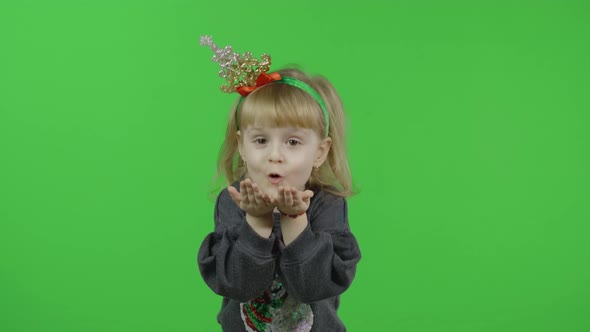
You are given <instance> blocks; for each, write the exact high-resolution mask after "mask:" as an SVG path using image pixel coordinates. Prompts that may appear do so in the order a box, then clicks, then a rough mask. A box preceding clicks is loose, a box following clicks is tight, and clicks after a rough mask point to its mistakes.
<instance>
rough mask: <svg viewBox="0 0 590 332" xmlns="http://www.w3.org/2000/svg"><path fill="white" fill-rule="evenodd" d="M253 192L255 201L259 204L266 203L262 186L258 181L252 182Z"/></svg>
mask: <svg viewBox="0 0 590 332" xmlns="http://www.w3.org/2000/svg"><path fill="white" fill-rule="evenodd" d="M252 192H253V193H254V201H255V202H256V204H257V205H265V203H264V200H263V199H262V191H260V187H258V185H257V184H256V183H252Z"/></svg>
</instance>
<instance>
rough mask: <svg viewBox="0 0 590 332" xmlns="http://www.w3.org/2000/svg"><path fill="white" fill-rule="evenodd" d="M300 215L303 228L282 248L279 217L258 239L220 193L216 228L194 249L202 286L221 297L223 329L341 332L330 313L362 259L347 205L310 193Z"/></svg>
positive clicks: (339, 199) (227, 331)
mask: <svg viewBox="0 0 590 332" xmlns="http://www.w3.org/2000/svg"><path fill="white" fill-rule="evenodd" d="M234 187H236V189H238V190H239V186H238V185H237V184H234ZM307 216H308V221H309V223H308V225H307V227H306V228H305V230H304V231H303V232H302V233H301V234H300V235H299V236H298V237H297V238H296V239H295V240H294V241H293V242H291V243H290V244H289V245H288V246H285V245H284V244H283V241H282V235H281V230H280V222H279V220H280V216H279V215H278V214H275V216H274V227H273V231H272V233H271V235H270V237H269V238H264V237H261V236H260V235H258V233H256V232H255V231H254V230H253V229H252V228H251V227H250V225H249V224H248V223H247V222H246V216H245V213H244V211H242V210H241V209H240V208H239V206H238V205H237V204H236V203H235V202H234V201H233V200H232V198H231V196H230V195H229V192H228V191H227V189H224V190H223V191H222V192H221V193H220V194H219V196H218V197H217V202H216V206H215V216H214V219H215V230H214V231H213V232H212V233H210V234H208V235H207V236H206V238H205V239H204V241H203V243H202V244H201V247H200V249H199V253H198V263H199V270H200V272H201V275H202V277H203V279H204V280H205V282H206V283H207V285H208V286H209V287H210V288H211V289H212V290H213V291H214V292H215V293H216V294H218V295H221V296H223V301H222V306H221V311H220V312H219V314H218V315H217V321H218V322H219V324H221V326H222V329H223V331H225V332H238V331H239V332H243V331H265V329H266V331H275V332H276V331H287V330H291V329H293V330H294V329H295V328H299V329H298V330H297V331H312V332H325V331H330V332H332V331H334V332H337V331H346V328H345V327H344V324H343V323H342V321H341V320H340V319H339V318H338V314H337V310H338V306H339V304H340V294H342V293H343V292H344V291H345V290H346V289H347V288H348V287H349V286H350V284H351V283H352V281H353V279H354V276H355V272H356V265H357V263H358V262H359V260H360V258H361V253H360V250H359V246H358V243H357V241H356V239H355V237H354V235H353V234H352V233H351V232H350V228H349V225H348V213H347V205H346V200H345V199H344V198H342V197H338V196H335V195H332V194H329V193H326V192H324V191H317V192H314V196H313V197H312V199H311V202H310V206H309V209H308V210H307ZM247 326H248V328H247ZM310 328H311V330H310Z"/></svg>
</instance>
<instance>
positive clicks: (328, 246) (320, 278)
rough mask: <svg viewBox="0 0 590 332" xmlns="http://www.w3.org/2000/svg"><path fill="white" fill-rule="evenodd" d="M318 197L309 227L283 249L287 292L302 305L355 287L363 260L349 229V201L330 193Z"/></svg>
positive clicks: (311, 211) (283, 266)
mask: <svg viewBox="0 0 590 332" xmlns="http://www.w3.org/2000/svg"><path fill="white" fill-rule="evenodd" d="M316 197H317V198H316V199H315V200H314V201H313V203H312V205H311V206H310V209H308V213H309V214H308V225H307V227H306V228H305V230H304V231H303V232H302V233H301V234H300V235H299V236H298V237H297V238H296V239H295V240H293V242H291V243H290V244H289V245H288V246H286V247H283V248H282V253H281V259H280V273H281V277H282V279H283V283H284V284H285V287H286V288H287V292H288V293H289V295H290V296H293V297H294V298H295V299H297V300H299V301H300V302H302V303H312V302H316V301H319V300H323V299H327V298H330V297H334V296H337V295H340V294H341V293H343V292H344V291H345V290H346V289H348V287H349V286H350V284H351V283H352V281H353V279H354V276H355V273H356V265H357V263H358V262H359V260H360V259H361V252H360V249H359V246H358V243H357V241H356V238H355V237H354V235H353V234H352V233H351V231H350V228H349V225H348V212H347V204H346V200H345V199H344V198H341V197H336V196H333V195H330V194H326V193H322V195H318V196H316ZM312 208H313V209H312Z"/></svg>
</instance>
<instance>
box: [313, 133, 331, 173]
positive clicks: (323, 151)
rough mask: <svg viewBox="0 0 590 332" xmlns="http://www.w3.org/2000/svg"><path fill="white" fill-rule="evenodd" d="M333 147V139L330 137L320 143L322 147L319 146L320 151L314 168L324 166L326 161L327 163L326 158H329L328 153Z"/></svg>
mask: <svg viewBox="0 0 590 332" xmlns="http://www.w3.org/2000/svg"><path fill="white" fill-rule="evenodd" d="M331 146H332V138H330V137H326V138H324V139H323V140H322V141H321V142H320V145H319V146H318V150H317V153H316V158H315V161H314V163H313V166H314V167H320V166H322V164H323V163H324V161H326V158H328V153H329V152H330V147H331Z"/></svg>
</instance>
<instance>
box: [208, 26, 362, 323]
mask: <svg viewBox="0 0 590 332" xmlns="http://www.w3.org/2000/svg"><path fill="white" fill-rule="evenodd" d="M201 44H204V45H207V46H209V47H211V48H212V49H213V50H214V51H215V53H216V55H215V56H214V58H213V60H214V61H216V62H219V63H220V64H221V68H222V71H221V72H220V74H221V76H222V77H225V78H226V80H227V81H228V85H226V86H224V87H222V90H224V91H226V92H231V91H237V92H239V93H240V94H241V95H242V97H241V98H240V99H239V100H238V101H237V103H236V105H235V106H234V107H233V109H232V111H231V116H230V118H229V122H228V125H227V132H226V138H225V142H224V143H223V146H222V150H221V154H220V158H219V164H218V167H219V171H220V173H221V174H222V175H223V176H224V177H225V178H226V179H227V180H228V184H230V185H229V186H228V187H227V188H226V189H224V190H222V191H221V193H220V194H219V196H218V197H217V202H216V206H215V214H214V219H215V230H214V231H213V232H212V233H210V234H209V235H207V237H206V238H205V239H204V241H203V243H202V245H201V247H200V249H199V253H198V263H199V269H200V272H201V275H202V277H203V279H204V280H205V282H206V283H207V285H208V286H209V287H210V288H211V289H212V290H213V291H214V292H215V293H217V294H219V295H221V296H223V301H222V307H221V311H220V312H219V314H218V316H217V321H218V322H219V324H221V326H222V329H223V331H226V332H227V331H231V332H233V331H236V332H237V331H240V332H243V331H320V332H324V331H346V328H345V326H344V324H343V323H342V321H341V320H340V319H339V318H338V315H337V310H338V307H339V304H340V294H342V293H343V292H344V291H345V290H346V289H347V288H348V287H349V286H350V284H351V283H352V281H353V279H354V276H355V272H356V265H357V263H358V262H359V260H360V258H361V254H360V250H359V246H358V243H357V241H356V239H355V237H354V236H353V234H352V233H351V231H350V228H349V225H348V215H347V205H346V199H345V198H346V197H347V196H350V195H351V176H350V171H349V167H348V162H347V160H346V155H345V146H344V138H345V133H344V114H343V110H342V104H341V101H340V98H339V96H338V95H337V93H336V91H335V90H334V88H333V87H332V85H331V84H330V83H329V82H328V81H327V80H326V79H324V78H322V77H309V76H307V75H306V74H304V73H303V72H301V71H299V70H295V69H286V70H281V71H278V72H275V73H272V74H267V73H266V72H267V70H268V68H269V66H270V57H269V56H268V55H263V56H262V57H261V58H262V60H261V61H258V60H256V59H252V57H251V54H249V53H245V54H244V55H243V56H240V55H238V54H235V53H233V51H232V50H231V47H226V48H224V49H220V48H218V47H217V46H216V45H215V44H214V43H213V42H212V40H211V38H210V37H203V38H201Z"/></svg>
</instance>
